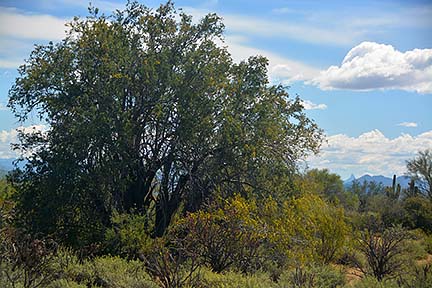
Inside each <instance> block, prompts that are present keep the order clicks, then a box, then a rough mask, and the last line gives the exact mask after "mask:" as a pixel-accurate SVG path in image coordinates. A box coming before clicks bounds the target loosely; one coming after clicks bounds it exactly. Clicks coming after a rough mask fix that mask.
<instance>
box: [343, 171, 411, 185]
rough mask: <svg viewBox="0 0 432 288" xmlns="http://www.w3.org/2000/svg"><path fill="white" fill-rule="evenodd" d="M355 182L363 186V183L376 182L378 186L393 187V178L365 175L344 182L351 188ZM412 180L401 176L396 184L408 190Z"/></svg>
mask: <svg viewBox="0 0 432 288" xmlns="http://www.w3.org/2000/svg"><path fill="white" fill-rule="evenodd" d="M354 180H357V181H358V183H360V184H362V183H363V182H365V181H366V182H375V183H376V184H379V183H381V184H382V185H383V186H392V184H393V178H390V177H385V176H382V175H378V176H371V175H368V174H366V175H363V176H361V177H359V178H355V177H354V175H351V177H350V178H348V179H347V180H345V181H344V186H345V187H350V186H351V185H352V183H353V181H354ZM410 181H411V178H410V177H408V176H399V177H396V183H397V184H400V185H401V187H402V188H408V186H409V183H410Z"/></svg>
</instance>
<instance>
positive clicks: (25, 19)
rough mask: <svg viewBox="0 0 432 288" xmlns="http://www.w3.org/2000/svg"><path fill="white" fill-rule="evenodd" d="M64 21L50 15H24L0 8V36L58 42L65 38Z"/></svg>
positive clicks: (11, 9) (10, 9) (13, 10)
mask: <svg viewBox="0 0 432 288" xmlns="http://www.w3.org/2000/svg"><path fill="white" fill-rule="evenodd" d="M65 23H66V19H61V18H57V17H54V16H51V15H36V14H24V13H22V12H20V11H18V10H16V9H13V8H4V7H0V36H2V37H5V36H7V37H14V38H24V39H38V40H60V39H62V38H63V37H64V36H65V30H66V27H65Z"/></svg>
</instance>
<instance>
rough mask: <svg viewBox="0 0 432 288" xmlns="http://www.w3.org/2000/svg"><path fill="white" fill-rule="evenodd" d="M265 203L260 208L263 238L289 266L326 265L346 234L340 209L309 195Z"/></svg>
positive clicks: (334, 255)
mask: <svg viewBox="0 0 432 288" xmlns="http://www.w3.org/2000/svg"><path fill="white" fill-rule="evenodd" d="M267 202H268V204H267V205H266V207H265V208H264V209H262V210H263V211H264V212H263V214H265V215H264V217H263V218H264V219H265V223H266V226H267V227H269V228H268V229H269V232H268V237H267V239H268V241H270V242H271V243H272V244H273V245H274V247H275V249H277V250H278V251H279V252H280V253H284V254H285V255H286V258H287V259H289V262H291V263H290V264H293V265H297V264H298V263H303V264H305V263H308V262H313V261H317V262H321V263H329V262H331V261H333V260H334V259H335V258H336V257H337V255H338V253H339V252H340V251H341V249H342V247H343V245H344V243H345V239H346V237H347V235H348V232H349V226H348V224H347V223H346V221H345V216H344V212H343V209H342V208H338V207H336V206H334V205H333V204H329V203H327V202H325V201H324V200H323V199H322V198H321V197H319V196H318V195H312V194H309V195H307V194H306V195H303V196H301V197H299V198H297V199H292V200H288V201H284V202H283V203H282V204H281V205H278V204H277V203H276V201H274V200H271V199H270V200H269V201H267ZM272 202H273V203H272Z"/></svg>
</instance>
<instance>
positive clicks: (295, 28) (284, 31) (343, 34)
mask: <svg viewBox="0 0 432 288" xmlns="http://www.w3.org/2000/svg"><path fill="white" fill-rule="evenodd" d="M221 16H222V18H223V22H224V24H225V26H226V27H227V30H228V31H234V32H243V33H247V34H254V35H260V36H264V37H278V38H288V39H295V40H299V41H302V42H307V43H315V44H320V45H323V44H327V45H342V46H346V45H350V44H352V43H354V42H355V39H356V37H357V36H358V35H357V34H358V33H356V32H354V31H352V32H351V33H347V31H343V30H341V29H337V28H336V27H333V29H324V28H321V27H320V26H314V25H308V24H306V23H298V22H290V21H275V20H267V19H260V18H257V17H250V16H242V15H230V14H222V15H221Z"/></svg>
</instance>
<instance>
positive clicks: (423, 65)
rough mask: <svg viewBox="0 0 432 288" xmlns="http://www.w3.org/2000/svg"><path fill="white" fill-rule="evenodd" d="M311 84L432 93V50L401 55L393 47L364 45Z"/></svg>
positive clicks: (339, 87)
mask: <svg viewBox="0 0 432 288" xmlns="http://www.w3.org/2000/svg"><path fill="white" fill-rule="evenodd" d="M310 82H311V83H313V84H315V85H317V86H319V87H320V88H321V89H323V90H330V89H349V90H373V89H401V90H406V91H416V92H419V93H432V49H414V50H410V51H407V52H400V51H398V50H396V49H395V48H394V47H393V46H391V45H385V44H378V43H375V42H363V43H361V44H359V45H357V46H356V47H354V48H352V49H351V50H350V51H349V52H348V54H347V55H346V56H345V58H344V59H343V61H342V64H341V65H340V66H330V67H329V68H328V69H327V70H325V71H322V72H321V73H320V75H319V76H318V77H315V78H314V79H313V80H312V81H310Z"/></svg>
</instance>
